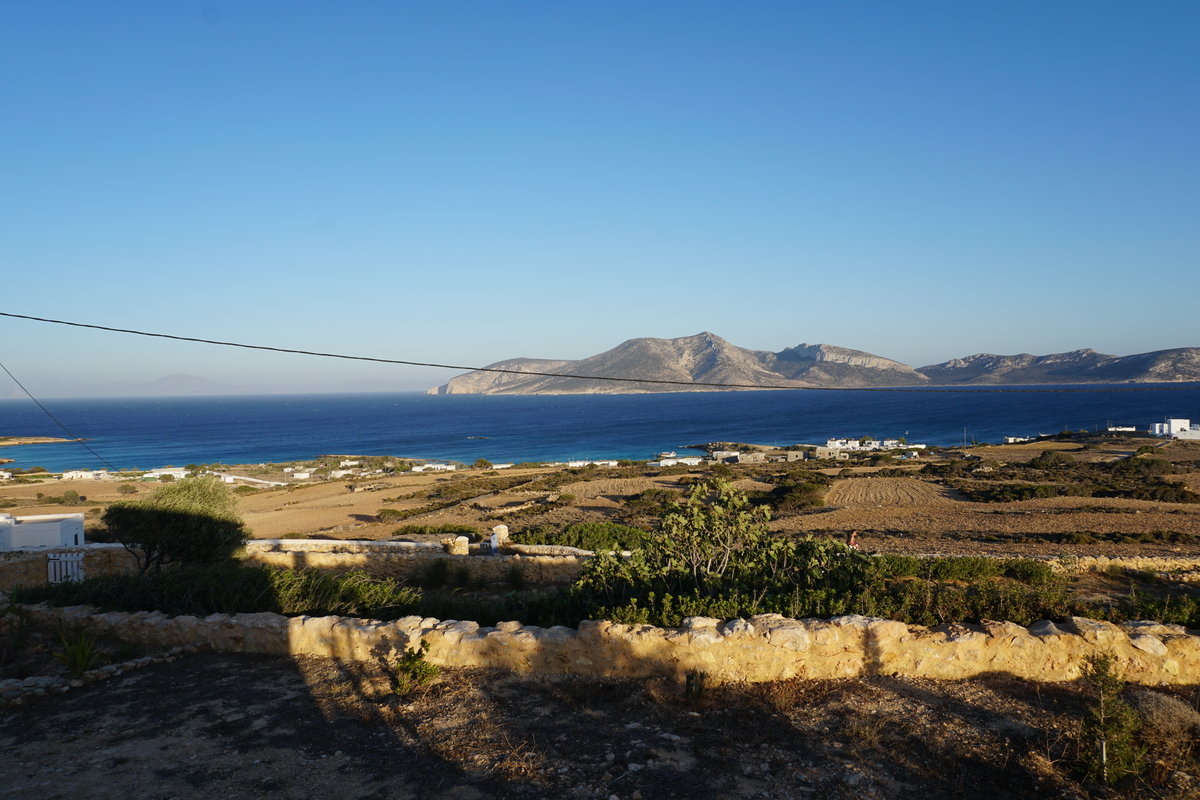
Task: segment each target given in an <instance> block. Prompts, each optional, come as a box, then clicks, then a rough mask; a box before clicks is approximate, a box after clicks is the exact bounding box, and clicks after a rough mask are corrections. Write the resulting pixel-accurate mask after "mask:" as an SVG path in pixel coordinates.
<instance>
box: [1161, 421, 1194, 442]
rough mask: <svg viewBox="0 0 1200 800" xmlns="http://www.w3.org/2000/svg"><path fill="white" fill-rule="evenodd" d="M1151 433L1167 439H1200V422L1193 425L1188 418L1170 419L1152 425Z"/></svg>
mask: <svg viewBox="0 0 1200 800" xmlns="http://www.w3.org/2000/svg"><path fill="white" fill-rule="evenodd" d="M1150 434H1151V435H1152V436H1162V437H1164V438H1167V439H1200V424H1197V425H1193V424H1192V421H1191V420H1188V419H1168V420H1166V421H1165V422H1156V423H1154V424H1153V425H1151V426H1150Z"/></svg>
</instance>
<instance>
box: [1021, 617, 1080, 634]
mask: <svg viewBox="0 0 1200 800" xmlns="http://www.w3.org/2000/svg"><path fill="white" fill-rule="evenodd" d="M1028 630H1029V634H1030V635H1031V636H1070V635H1071V634H1070V633H1069V632H1068V631H1064V630H1060V629H1059V627H1058V626H1057V625H1055V624H1054V623H1053V622H1051V621H1050V620H1048V619H1044V620H1041V621H1040V622H1035V623H1033V624H1032V625H1030V626H1029V628H1028Z"/></svg>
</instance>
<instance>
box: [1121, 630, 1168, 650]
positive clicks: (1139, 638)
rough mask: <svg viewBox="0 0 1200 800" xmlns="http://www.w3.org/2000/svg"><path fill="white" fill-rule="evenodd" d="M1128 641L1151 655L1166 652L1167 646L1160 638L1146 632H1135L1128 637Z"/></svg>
mask: <svg viewBox="0 0 1200 800" xmlns="http://www.w3.org/2000/svg"><path fill="white" fill-rule="evenodd" d="M1129 643H1130V644H1132V645H1133V646H1134V647H1136V648H1137V649H1138V650H1141V651H1143V652H1145V653H1149V654H1150V655H1152V656H1165V655H1166V654H1167V646H1166V645H1165V644H1163V643H1162V640H1161V639H1157V638H1155V637H1153V636H1151V635H1150V634H1148V633H1135V634H1134V635H1132V636H1130V637H1129Z"/></svg>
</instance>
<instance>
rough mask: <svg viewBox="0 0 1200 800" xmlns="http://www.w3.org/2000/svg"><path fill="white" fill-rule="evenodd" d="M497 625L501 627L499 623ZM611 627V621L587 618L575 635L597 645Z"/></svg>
mask: <svg viewBox="0 0 1200 800" xmlns="http://www.w3.org/2000/svg"><path fill="white" fill-rule="evenodd" d="M506 624H508V623H504V622H501V623H500V625H506ZM497 627H499V625H498V626H497ZM520 627H521V625H520V623H517V627H516V629H515V630H519V629H520ZM610 627H612V623H611V622H607V621H605V620H596V619H586V620H583V621H582V622H580V623H579V628H578V629H577V631H576V633H575V637H576V638H577V639H578V640H579V641H580V642H582V643H584V644H587V645H590V646H593V647H597V646H600V645H601V644H602V643H603V642H604V639H605V637H606V635H607V634H608V629H609V628H610Z"/></svg>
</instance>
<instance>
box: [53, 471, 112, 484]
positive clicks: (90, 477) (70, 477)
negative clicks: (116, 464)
mask: <svg viewBox="0 0 1200 800" xmlns="http://www.w3.org/2000/svg"><path fill="white" fill-rule="evenodd" d="M107 477H109V475H108V470H106V469H71V470H67V471H66V472H64V473H63V474H62V479H63V480H64V481H102V480H104V479H105V478H107Z"/></svg>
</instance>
